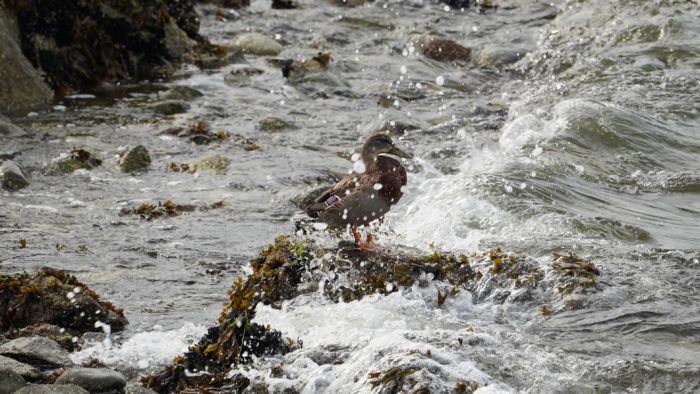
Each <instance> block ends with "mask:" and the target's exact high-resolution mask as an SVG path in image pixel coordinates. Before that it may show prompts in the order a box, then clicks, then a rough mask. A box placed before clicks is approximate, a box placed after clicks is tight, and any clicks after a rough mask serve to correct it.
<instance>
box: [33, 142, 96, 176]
mask: <svg viewBox="0 0 700 394" xmlns="http://www.w3.org/2000/svg"><path fill="white" fill-rule="evenodd" d="M101 165H102V160H101V159H99V158H97V157H96V156H95V155H94V154H93V153H91V152H89V151H87V150H85V149H78V148H75V149H73V150H71V151H70V153H68V154H67V155H63V156H61V157H58V158H56V159H54V160H53V161H52V162H51V163H50V164H49V166H48V167H47V168H46V175H64V174H70V173H72V172H73V171H76V170H81V169H82V170H92V169H93V168H96V167H99V166H101Z"/></svg>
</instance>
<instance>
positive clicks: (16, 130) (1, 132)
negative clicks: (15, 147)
mask: <svg viewBox="0 0 700 394" xmlns="http://www.w3.org/2000/svg"><path fill="white" fill-rule="evenodd" d="M26 134H27V132H25V131H24V130H23V129H22V128H21V127H19V126H17V125H15V124H13V123H11V122H10V121H9V119H7V120H5V119H2V118H0V136H5V137H22V136H24V135H26Z"/></svg>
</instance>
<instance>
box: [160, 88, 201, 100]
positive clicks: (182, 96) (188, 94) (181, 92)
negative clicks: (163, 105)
mask: <svg viewBox="0 0 700 394" xmlns="http://www.w3.org/2000/svg"><path fill="white" fill-rule="evenodd" d="M202 96H204V93H202V92H200V91H199V90H197V89H195V88H191V87H189V86H183V85H178V86H173V87H172V88H170V89H168V91H166V92H165V94H164V95H163V99H165V100H194V99H196V98H199V97H202Z"/></svg>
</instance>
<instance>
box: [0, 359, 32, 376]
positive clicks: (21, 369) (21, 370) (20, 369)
mask: <svg viewBox="0 0 700 394" xmlns="http://www.w3.org/2000/svg"><path fill="white" fill-rule="evenodd" d="M3 369H6V370H10V371H14V372H16V373H17V374H18V375H19V376H21V377H23V378H24V379H25V380H28V381H30V382H33V381H35V380H38V379H39V378H41V371H39V369H38V368H35V367H32V366H31V365H29V364H25V363H21V362H19V361H17V360H15V359H12V358H9V357H5V356H0V370H3Z"/></svg>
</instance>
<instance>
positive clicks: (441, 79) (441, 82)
mask: <svg viewBox="0 0 700 394" xmlns="http://www.w3.org/2000/svg"><path fill="white" fill-rule="evenodd" d="M435 83H436V84H438V86H442V85H444V84H445V77H443V76H442V75H438V77H437V78H435Z"/></svg>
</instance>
